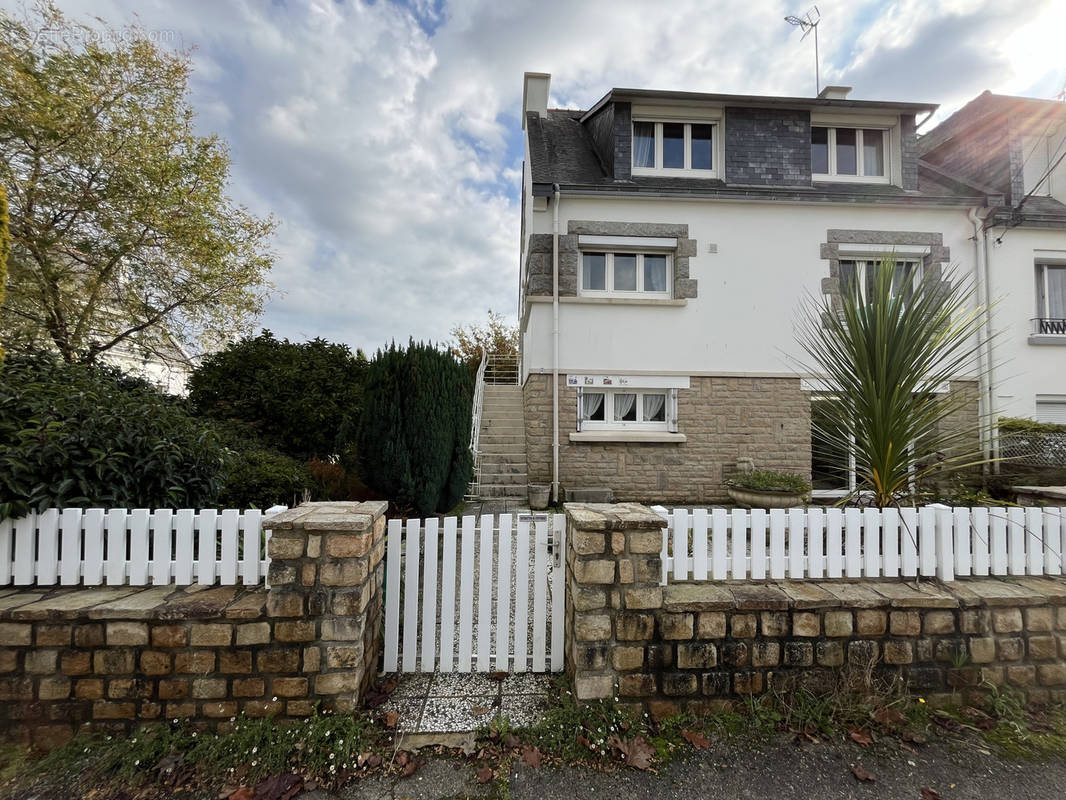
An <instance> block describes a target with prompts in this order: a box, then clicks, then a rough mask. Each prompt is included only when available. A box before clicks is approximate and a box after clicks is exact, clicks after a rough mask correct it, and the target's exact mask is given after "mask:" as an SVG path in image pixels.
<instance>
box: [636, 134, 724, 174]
mask: <svg viewBox="0 0 1066 800" xmlns="http://www.w3.org/2000/svg"><path fill="white" fill-rule="evenodd" d="M715 127H716V125H715V124H714V123H711V122H650V121H645V120H641V121H636V122H634V123H633V173H634V174H636V175H651V174H668V175H669V174H678V175H690V176H692V177H714V176H715V175H716V174H717V172H716V170H717V164H716V163H715V162H716V160H717V159H716V157H715V154H714V147H715V133H716V131H715Z"/></svg>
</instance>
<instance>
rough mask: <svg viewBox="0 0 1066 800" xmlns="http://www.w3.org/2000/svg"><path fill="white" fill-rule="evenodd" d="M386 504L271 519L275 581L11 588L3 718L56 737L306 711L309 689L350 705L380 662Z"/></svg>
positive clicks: (0, 680) (25, 731)
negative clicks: (243, 584) (259, 585)
mask: <svg viewBox="0 0 1066 800" xmlns="http://www.w3.org/2000/svg"><path fill="white" fill-rule="evenodd" d="M383 513H384V504H381V503H362V504H356V503H339V504H307V505H305V506H301V507H299V508H296V509H293V510H292V511H290V512H286V514H285V515H284V518H283V517H282V516H279V517H277V518H275V520H277V522H276V523H275V524H277V525H279V526H289V527H287V528H286V527H281V528H278V529H276V530H275V534H274V536H273V537H272V538H271V544H270V549H271V554H272V555H271V557H272V558H273V559H275V560H274V561H273V562H272V564H271V582H272V583H271V589H270V590H269V591H267V590H266V589H263V588H252V589H244V588H242V587H236V586H221V587H199V586H192V587H188V588H185V589H176V588H175V587H173V586H158V587H131V586H124V587H119V586H114V587H102V588H89V587H86V588H65V589H58V590H54V591H52V592H48V593H47V594H43V593H42V592H41V591H32V590H26V589H23V590H19V591H17V592H14V593H8V594H6V595H5V597H4V598H3V603H0V643H3V644H2V645H0V700H2V701H4V702H2V703H0V728H3V729H4V730H5V731H6V732H7V733H8V734H9V735H12V736H13V737H14V738H15V739H16V740H18V741H21V742H23V743H26V744H33V745H35V746H37V747H40V748H42V749H50V748H52V747H54V746H56V745H59V744H62V743H63V742H65V741H67V740H68V739H70V738H71V736H72V735H73V734H74V733H75V732H76V731H77V730H79V729H80V728H82V727H91V728H92V729H94V730H99V731H102V732H108V733H114V734H118V733H122V732H124V731H128V730H130V729H131V728H133V727H134V726H135V725H137V724H139V723H142V722H158V721H162V720H173V719H187V720H190V721H191V722H192V723H193V724H195V725H198V726H200V727H202V728H211V727H215V726H225V725H228V724H229V720H230V719H231V718H232V717H234V716H236V715H238V714H245V715H247V716H249V717H265V716H278V717H287V718H301V717H306V716H308V715H310V714H311V713H312V710H313V707H314V704H315V703H316V702H317V703H319V704H320V705H321V707H323V708H331V709H337V710H347V709H351V708H353V707H354V706H355V704H356V703H357V702H358V700H359V696H360V691H361V690H362V688H363V687H365V685H366V682H367V681H368V680H369V678H370V677H371V676H372V675H373V674H374V673H375V672H376V664H377V652H378V651H377V648H378V636H377V631H378V628H379V620H380V614H381V588H380V587H381V579H382V577H383V565H382V563H381V561H382V557H383V555H384V524H385V520H384V517H383V516H382V515H383ZM302 525H307V526H311V527H306V528H305V527H297V526H302ZM343 525H348V526H349V527H348V529H344V528H343V527H341V526H343ZM314 526H319V527H318V528H316V527H314ZM325 526H333V527H325Z"/></svg>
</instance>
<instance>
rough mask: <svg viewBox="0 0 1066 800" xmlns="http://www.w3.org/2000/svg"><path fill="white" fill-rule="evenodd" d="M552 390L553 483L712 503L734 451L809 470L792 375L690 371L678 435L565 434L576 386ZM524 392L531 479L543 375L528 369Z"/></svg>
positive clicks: (545, 474)
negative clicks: (617, 438) (579, 437)
mask: <svg viewBox="0 0 1066 800" xmlns="http://www.w3.org/2000/svg"><path fill="white" fill-rule="evenodd" d="M559 380H560V388H559V439H560V447H559V480H560V483H561V484H562V485H563V487H564V488H565V487H567V486H570V487H584V486H602V487H610V488H611V489H612V490H613V491H614V496H615V498H616V499H619V500H640V501H649V502H655V503H712V502H722V501H725V500H727V499H728V495H726V492H725V487H724V486H723V484H722V481H723V480H724V478H725V477H727V476H728V474H729V473H730V472H732V471H733V470H734V469H735V465H736V462H737V459H738V458H751V459H754V461H755V464H756V466H757V467H759V468H761V469H782V470H789V471H793V472H800V473H803V474H810V469H811V410H810V395H809V393H807V392H804V391H803V390H802V388H801V386H800V379H799V378H793V377H781V378H715V377H694V378H692V379H691V383H690V388H689V389H680V390H678V393H677V394H678V432H679V433H682V434H684V435H685V439H686V440H685V441H684V442H679V443H634V442H571V441H570V439H569V434H570V433H571V432H572V431H576V430H577V389H576V388H575V387H568V386H566V376H565V375H560V377H559ZM523 392H524V398H525V423H526V458H527V461H528V465H529V480H530V482H531V483H549V482H550V481H551V467H552V393H551V375H530V376H529V378H528V379H527V381H526V384H525V387H524V389H523Z"/></svg>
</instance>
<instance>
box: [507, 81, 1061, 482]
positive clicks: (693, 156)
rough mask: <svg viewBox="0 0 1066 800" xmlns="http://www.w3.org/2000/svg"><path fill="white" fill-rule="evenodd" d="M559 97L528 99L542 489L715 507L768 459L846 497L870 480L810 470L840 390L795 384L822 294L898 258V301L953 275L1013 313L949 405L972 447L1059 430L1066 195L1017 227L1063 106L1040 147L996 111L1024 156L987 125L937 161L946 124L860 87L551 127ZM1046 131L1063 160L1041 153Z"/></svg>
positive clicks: (532, 443)
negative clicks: (810, 317) (989, 424)
mask: <svg viewBox="0 0 1066 800" xmlns="http://www.w3.org/2000/svg"><path fill="white" fill-rule="evenodd" d="M549 82H550V76H548V75H545V74H540V73H527V74H526V76H525V87H524V93H523V125H524V128H525V131H526V137H525V142H526V152H525V165H524V174H523V190H522V237H521V261H520V265H521V266H520V287H521V291H520V296H521V309H520V329H521V360H522V365H521V376H520V381H521V384H522V395H523V405H524V419H525V426H526V436H525V444H526V460H527V464H528V474H529V480H530V482H532V483H538V482H539V483H552V484H553V489H555V490H556V491H558V489H559V487H563V488H564V489H565V488H574V487H607V488H610V489H611V490H613V492H614V496H615V497H616V498H618V499H639V500H656V501H660V502H679V503H680V502H689V503H697V502H698V503H707V502H714V501H721V500H724V499H725V497H726V495H725V490H724V486H723V480H724V479H725V478H726V477H727V476H728V474H729V473H730V472H731V471H733V470H735V469H737V465H738V462H742V461H743V460H746V459H751V460H753V461H754V462H755V464H756V465H757V466H758V467H761V468H777V469H785V470H792V471H796V472H800V473H804V474H808V475H811V476H812V478H813V483H814V485H815V488H816V494H820V495H822V496H824V497H827V498H829V497H834V496H840V495H841V494H842V493H844V492H846V491H847V490H848V489H849V488H850V486H852V485H853V480H854V478H853V476H848V472H847V464H846V459H847V454H846V453H845V454H838V456H837V457H838V458H842V459H843V461H844V462H845V463H841V464H831V463H826V458H830V459H831V458H832V456H827V455H826V454H825V453H821V454H820V455H818V456H816V457H814V458H813V459H812V437H811V417H812V414H815V415H816V414H818V413H819V399H820V398H824V397H825V395H824V394H823V392H824V391H825V390H826V389H827V388H828V389H831V387H826V386H825V385H824V383H822V382H819V381H818V380H817V378H816V376H804V375H802V374H801V373H800V372H799V371H798V365H797V362H796V358H797V357H798V356H799V352H798V347H797V345H796V339H795V333H794V323H795V321H796V320H797V315H798V311H799V309H800V306H801V303H802V302H803V300H804V298H805V297H806V296H808V295H812V294H813V295H818V294H823V295H830V296H831V295H833V294H834V293H839V292H841V291H863V290H864V283H865V276H866V275H867V274H869V273H870V272H871V271H872V270H873V269H875V268H876V265H877V263H878V261H879V260H880V259H881V258H882V257H883V256H884V255H885V254H886V253H894V254H895V257H896V258H897V259H898V263H897V270H898V273H899V275H900V291H907V290H908V287H909V286H910V285H911V284H912V282H914V281H917V280H919V279H920V278H921V277H922V276H923V275H930V274H932V275H937V274H940V273H941V271H942V270H943V269H944V268H945V267H947V266H948V265H952V266H954V267H955V268H956V269H957V270H958V271H959V273H960V274H967V275H973V276H974V277H975V279H977V280H979V281H980V291H979V295H980V297H981V298H983V297H984V296H985V291H986V290H988V291H989V292H990V296H992V297H994V298H998V297H1006V298H1009V299H1007V300H1005V301H1004V302H1003V303H1002V305H1001V306H1000V307H999V309H998V311H997V315H996V319H995V323H994V325H995V327H997V328H1001V329H1002V330H1003V333H1004V335H1003V337H1002V339H1001V340H999V341H996V342H995V343H994V345H990V347H992V348H993V349H992V351H991V357H992V362H993V364H995V365H997V366H996V368H995V369H994V370H993V381H992V382H990V381H988V380H984V379H982V380H980V381H978V380H974V379H973V378H972V376H971V377H970V378H968V377H967V376H959V380H958V381H953V382H952V383H951V385H950V386H947V387H943V389H944V390H945V391H955V392H960V391H961V392H969V393H971V394H972V396H973V402H972V403H971V404H969V405H968V406H967V408H968V409H969V411H968V412H967V413H966V414H965V415H963V416H964V417H965V418H961V417H960V419H958V420H953V421H952V422H953V424H960V425H975V423H976V421H977V420H978V419H979V418H982V417H983V418H986V419H988V418H993V417H994V416H996V415H1000V414H1012V415H1025V416H1031V415H1040V414H1044V415H1050V414H1051V413H1053V412H1052V410H1051V409H1050V407H1049V406H1048V404H1049V403H1050V402H1052V401H1053V400H1054V401H1066V369H1063V368H1062V367H1063V366H1064V364H1063V361H1062V357H1061V355H1060V354H1061V353H1063V352H1064V351H1061V350H1059V349H1058V348H1055V347H1045V346H1043V345H1045V344H1048V343H1051V342H1054V343H1060V342H1061V343H1066V329H1064V328H1063V327H1062V325H1064V324H1066V323H1061V320H1060V321H1059V322H1056V321H1055V320H1057V319H1058V318H1062V317H1066V310H1064V309H1063V306H1062V304H1063V294H1062V293H1063V288H1062V287H1063V285H1064V284H1063V283H1062V282H1061V281H1062V274H1063V273H1062V271H1061V270H1060V269H1059V265H1060V264H1061V265H1066V205H1063V204H1062V203H1061V202H1059V201H1060V200H1062V199H1066V198H1064V197H1062V196H1061V193H1062V192H1063V191H1066V174H1064V173H1063V172H1062V171H1061V170H1059V171H1055V172H1054V173H1053V177H1059V176H1062V178H1061V179H1060V180H1058V181H1054V180H1053V181H1052V183H1051V187H1052V188H1051V189H1050V190H1049V189H1048V187H1047V181H1045V182H1043V183H1041V184H1040V188H1039V189H1038V192H1039V191H1049V192H1050V194H1044V195H1042V196H1039V197H1037V196H1035V195H1034V196H1033V197H1029V198H1028V199H1027V201H1026V202H1025V203H1024V204H1021V200H1022V198H1023V197H1025V195H1026V193H1027V192H1028V191H1030V190H1031V188H1032V187H1033V186H1036V185H1037V182H1038V180H1039V178H1040V174H1039V173H1040V168H1039V162H1033V163H1029V162H1026V161H1025V155H1026V154H1027V153H1029V151H1030V149H1034V152H1035V150H1038V149H1040V148H1041V147H1042V148H1043V149H1044V152H1045V153H1046V155H1045V156H1042V158H1045V160H1047V159H1050V160H1051V163H1053V161H1054V158H1055V155H1054V151H1055V148H1056V146H1057V145H1058V143H1060V142H1061V139H1062V135H1063V130H1062V128H1061V127H1058V128H1056V125H1057V124H1058V123H1054V124H1049V123H1050V122H1051V119H1052V117H1054V118H1055V119H1061V112H1062V111H1063V110H1064V109H1066V106H1062V105H1061V104H1050V106H1054V108H1051V107H1050V106H1049V105H1046V104H1043V103H1040V102H1039V101H1032V106H1031V109H1032V111H1031V114H1032V117H1033V123H1032V124H1031V125H1026V126H1020V125H1018V123H1019V119H1018V115H1017V113H1015V112H1012V111H1010V110H1009V109H1003V108H1000V109H999V111H998V112H997V113H1000V114H1002V115H1003V117H1005V118H1006V119H1007V120H1008V122H1007V125H1006V130H1010V131H1012V132H1013V133H1012V134H1011V135H1012V136H1014V137H1015V138H1009V139H1007V138H1004V139H1003V143H1002V144H1000V137H1001V135H1003V134H1002V133H1001V130H1000V129H998V128H995V127H993V126H992V125H991V124H986V125H984V126H982V124H981V122H982V121H983V120H984V119H985V116H984V115H981V114H966V113H964V112H966V111H967V109H969V108H970V107H969V106H968V107H967V109H963V111H960V112H959V114H958V115H956V116H955V117H952V118H950V119H949V120H947V121H946V122H945V123H943V125H941V126H939V127H937V128H936V129H934V130H933V131H931V132H930V133H929V134H927V135H926V136H925V137H922V138H921V139H919V137H918V134H917V130H918V128H919V126H921V125H922V124H923V123H924V122H926V121H927V120H928V119H929V117H930V116H931V115H932V114H933V113H934V112H935V110H936V108H937V106H936V105H934V104H929V103H914V102H882V101H864V100H853V99H850V97H849V92H850V90H849V89H848V88H847V87H826V88H825V89H824V90H823V91H822V92H821V94H820V95H819V96H818V97H806V98H802V97H764V96H752V95H727V94H705V93H692V92H675V91H652V90H645V89H612V90H611V91H609V92H608V93H607V94H606V95H605V96H604V97H603V98H602V99H601V100H599V102H597V103H595V104H594V105H593V106H592V107H591V108H590V109H588V110H571V109H566V110H556V109H552V110H549V109H548V95H549ZM1003 99H1004V100H1013V101H1014V102H1015V103H1018V104H1019V105H1023V106H1024V104H1025V103H1026V102H1027V101H1017V100H1014V99H1013V98H1003ZM975 102H977V101H975ZM971 105H973V104H971ZM1025 107H1026V108H1027V109H1029V108H1030V107H1029V106H1025ZM1027 113H1028V112H1027ZM960 115H961V116H962V117H963V119H961V120H960V119H958V117H960ZM993 115H994V114H993V112H992V111H991V110H990V111H989V114H988V116H989V117H991V116H993ZM967 117H977V118H978V119H977V121H976V122H973V123H972V124H971V123H970V122H968V121H967V119H966V118H967ZM1039 120H1043V124H1042V123H1040V122H1039ZM945 126H953V127H954V128H955V129H956V130H957V134H956V135H955V136H954V137H953V136H951V135H950V133H949V135H947V136H944V135H942V134H941V131H942V129H943V128H944V127H945ZM1015 126H1017V127H1016V128H1015ZM1034 130H1035V131H1036V134H1038V135H1040V136H1045V137H1052V138H1051V139H1049V140H1048V141H1047V142H1042V141H1035V143H1034V140H1033V136H1034V134H1033V131H1034ZM981 136H987V137H990V143H989V145H988V146H987V147H986V146H985V145H983V144H982V143H981V141H980V137H981ZM1004 136H1005V135H1004ZM1056 136H1057V137H1058V138H1057V139H1056V138H1054V137H1056ZM963 140H965V142H966V144H965V147H966V148H969V149H970V150H971V151H972V152H973V153H975V154H977V153H985V154H986V155H988V156H989V158H990V159H991V156H992V155H993V153H994V152H1001V153H1002V157H1003V159H1009V160H1005V161H1004V163H1003V164H1002V165H998V166H997V169H1001V171H1002V175H999V174H997V175H985V172H986V171H987V170H988V165H987V164H984V163H983V162H981V160H980V159H979V158H977V157H976V156H975V157H972V158H971V159H970V160H969V161H966V160H963V161H962V163H960V162H959V160H958V159H953V158H951V157H949V155H948V153H949V152H950V151H951V150H952V149H953V148H954V147H963V145H962V144H961V141H963ZM992 140H994V142H995V143H994V144H993V143H992ZM927 141H928V142H929V144H926V142H927ZM953 142H955V143H954V144H953ZM1018 150H1020V151H1021V161H1019V160H1017V156H1018V153H1017V152H1016V151H1018ZM923 154H924V155H923ZM1034 158H1035V156H1034ZM1051 163H1049V164H1048V166H1050V165H1051ZM1045 171H1046V170H1045ZM1019 173H1020V175H1019ZM1056 187H1057V188H1056ZM1056 192H1058V193H1060V196H1059V197H1056V196H1055V193H1056ZM1019 204H1021V205H1022V210H1021V213H1019V212H1018V211H1017V210H1016V208H1017V206H1018V205H1019ZM997 242H1000V243H999V244H997ZM990 273H994V274H995V276H996V277H995V280H994V281H993V283H992V285H991V288H990V289H989V284H988V281H987V278H986V276H987V275H988V274H990ZM1041 287H1043V288H1041ZM1034 318H1037V319H1039V320H1044V322H1033V321H1032V320H1033V319H1034ZM1031 325H1037V326H1039V327H1038V329H1037V330H1036V333H1034V334H1033V336H1032V337H1031V336H1030V332H1031V330H1032V329H1031V328H1030V326H1031ZM991 333H992V331H986V332H985V335H986V336H987V335H989V334H991ZM986 349H987V348H986ZM986 355H987V353H986ZM1023 355H1024V357H1022V356H1023ZM1008 359H1009V361H1008ZM1004 362H1007V363H1004ZM553 376H557V377H556V379H555V383H554V386H553ZM992 385H995V386H996V389H995V391H990V387H991V386H992ZM1048 398H1051V399H1050V400H1049V399H1048ZM984 444H985V446H986V447H987V448H988V449H989V450H990V451H991V450H992V448H994V442H993V441H991V440H988V441H986V442H984Z"/></svg>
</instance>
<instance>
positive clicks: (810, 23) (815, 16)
mask: <svg viewBox="0 0 1066 800" xmlns="http://www.w3.org/2000/svg"><path fill="white" fill-rule="evenodd" d="M821 21H822V12H820V11H819V10H818V6H811V9H810V11H808V12H807V13H806V14H804V15H803V16H802V17H797V16H794V15H792V14H789V15H788V16H787V17H785V22H787V23H788V24H789V25H795V26H796V27H798V28H799V29H800V30H802V31H803V36H801V37H800V41H801V42H802V41H803V40H804V39H806V38H807V37H808V36H809V35H810V33H811V31H814V94H815V96H817V95H818V94H820V93H821V91H822V79H821V75H820V74H819V68H818V23H819V22H821Z"/></svg>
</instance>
